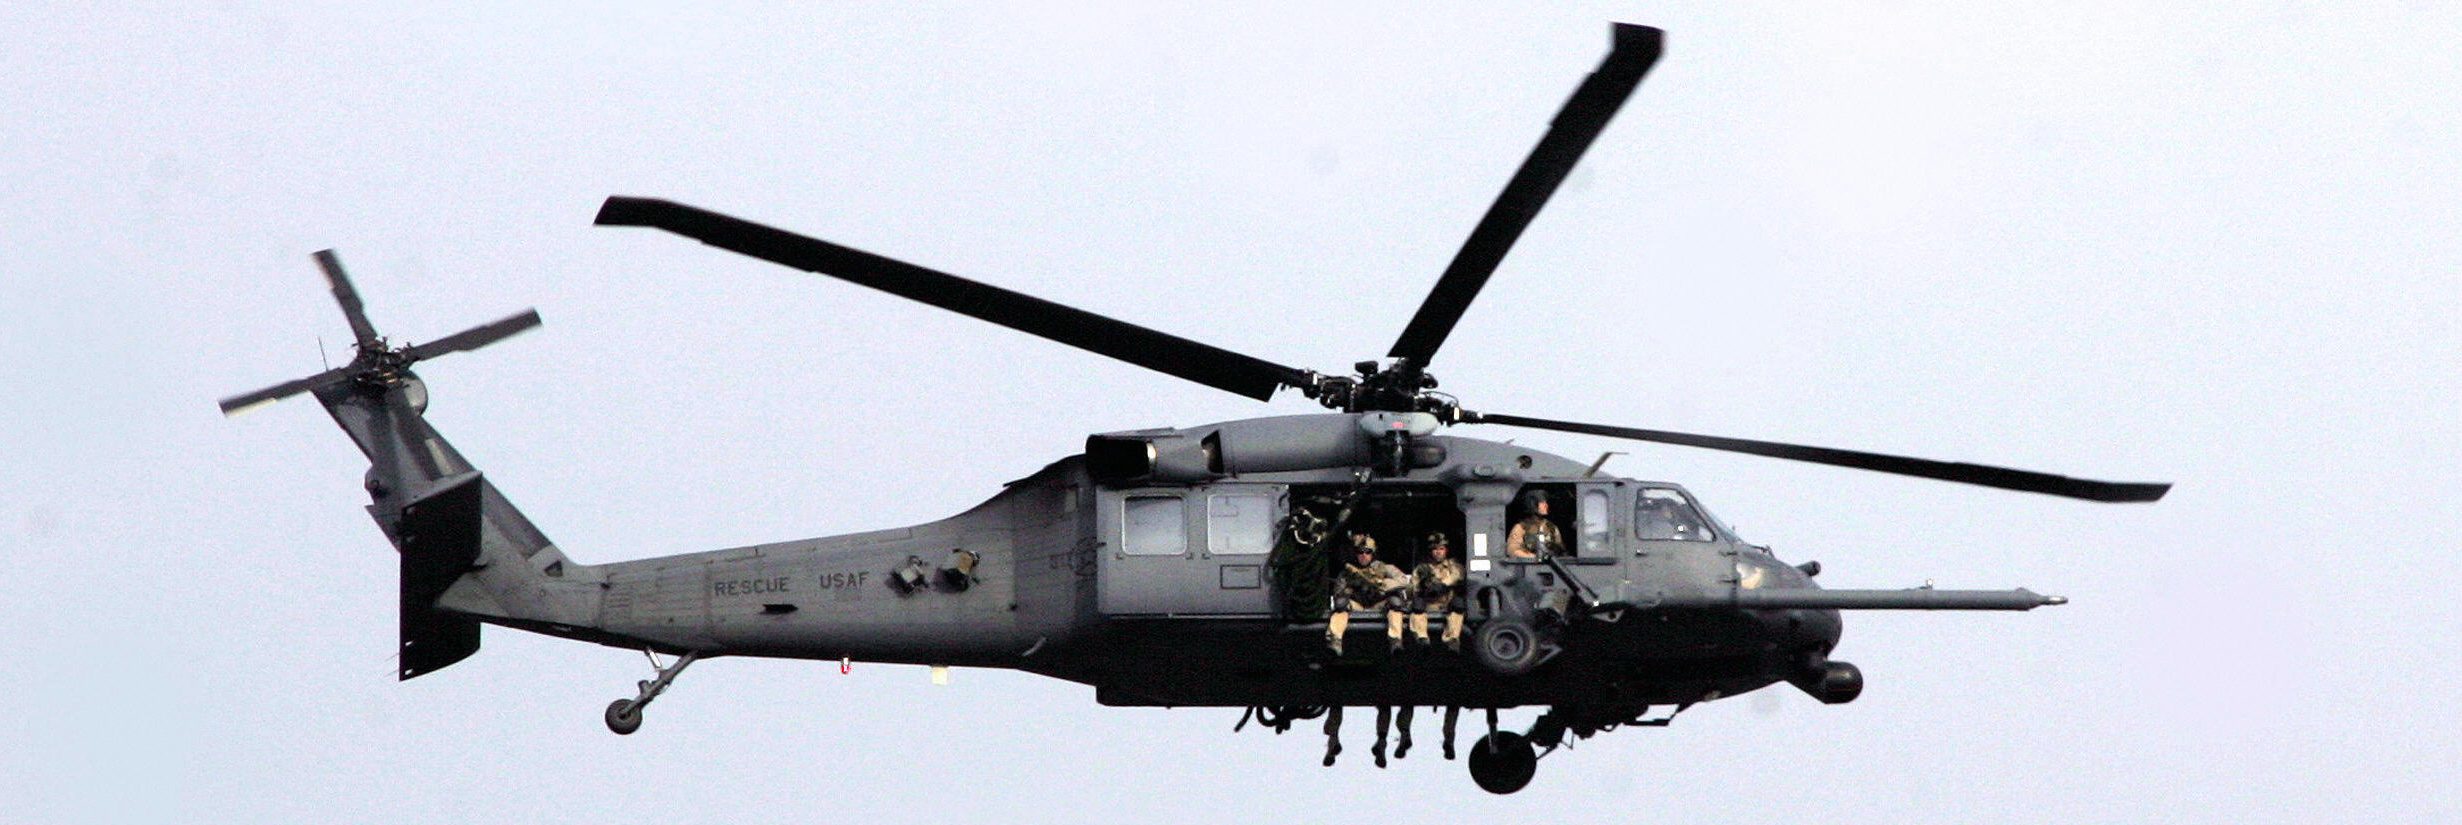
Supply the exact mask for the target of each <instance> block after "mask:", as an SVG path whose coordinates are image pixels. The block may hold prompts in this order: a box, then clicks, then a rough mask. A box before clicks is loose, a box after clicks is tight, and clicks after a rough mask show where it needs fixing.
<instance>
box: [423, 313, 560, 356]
mask: <svg viewBox="0 0 2462 825" xmlns="http://www.w3.org/2000/svg"><path fill="white" fill-rule="evenodd" d="M538 325H539V311H538V310H535V309H525V310H522V311H521V312H518V313H514V314H512V315H507V316H505V317H504V318H503V319H502V320H498V321H495V322H493V323H487V324H481V325H478V326H475V327H471V328H469V329H465V330H462V331H460V332H456V333H453V334H452V335H447V336H445V337H443V338H438V339H436V340H434V341H429V342H427V343H424V344H420V345H418V346H414V347H411V348H410V349H408V350H405V351H404V352H403V354H404V355H406V356H408V357H409V359H410V360H412V361H425V360H427V359H430V358H434V357H436V356H439V355H443V354H445V353H448V352H461V351H463V350H473V349H478V348H480V347H484V346H487V345H489V344H493V343H496V342H497V341H502V340H504V339H506V338H511V337H513V336H515V335H520V334H521V333H523V332H525V331H528V330H529V329H530V328H531V327H535V326H538Z"/></svg>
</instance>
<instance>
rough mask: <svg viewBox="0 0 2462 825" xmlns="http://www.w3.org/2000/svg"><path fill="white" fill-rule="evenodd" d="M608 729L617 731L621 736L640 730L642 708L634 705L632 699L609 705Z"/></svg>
mask: <svg viewBox="0 0 2462 825" xmlns="http://www.w3.org/2000/svg"><path fill="white" fill-rule="evenodd" d="M607 729H608V730H611V731H615V732H616V734H617V735H619V736H623V735H629V734H631V733H632V732H633V731H637V730H640V729H641V707H640V706H638V705H635V704H633V700H631V699H617V700H615V701H613V702H609V703H607Z"/></svg>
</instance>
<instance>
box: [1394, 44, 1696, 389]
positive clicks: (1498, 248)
mask: <svg viewBox="0 0 2462 825" xmlns="http://www.w3.org/2000/svg"><path fill="white" fill-rule="evenodd" d="M1664 42H1665V38H1664V33H1663V32H1661V31H1659V30H1657V29H1653V28H1649V27H1647V26H1633V25H1627V24H1624V23H1617V24H1615V36H1614V44H1615V45H1614V47H1613V48H1612V49H1611V50H1610V51H1608V53H1607V59H1606V60H1605V61H1603V62H1601V63H1600V64H1599V68H1598V70H1597V71H1594V72H1591V73H1590V76H1589V77H1588V78H1586V79H1584V80H1582V84H1581V87H1580V88H1577V89H1574V90H1573V96H1572V97H1571V98H1569V99H1567V100H1565V102H1564V108H1563V109H1562V110H1560V111H1558V112H1557V113H1556V119H1555V121H1554V122H1552V123H1550V124H1549V125H1548V128H1547V135H1546V136H1545V137H1542V138H1539V145H1538V146H1537V147H1536V148H1533V149H1531V150H1530V157H1529V158H1528V159H1526V160H1524V161H1522V168H1521V171H1518V172H1515V173H1513V180H1512V181H1511V182H1509V183H1506V184H1505V191H1504V192H1502V193H1500V194H1498V195H1497V196H1496V203H1495V204H1494V205H1492V206H1489V207H1488V210H1487V215H1486V216H1484V217H1481V218H1480V219H1479V225H1478V227H1477V228H1475V229H1472V230H1471V231H1470V239H1469V240H1466V241H1463V242H1462V250H1461V251H1460V252H1457V253H1454V256H1453V263H1452V264H1450V265H1447V266H1446V267H1445V274H1444V277H1441V278H1438V279H1437V281H1436V288H1435V289H1433V290H1430V291H1429V292H1428V299H1427V300H1426V301H1425V302H1423V303H1421V304H1420V305H1419V314H1417V315H1414V316H1411V322H1410V326H1407V327H1404V328H1403V329H1402V337H1401V338H1398V339H1395V340H1394V342H1393V349H1392V350H1391V351H1388V352H1386V353H1385V355H1386V356H1387V357H1389V358H1408V359H1410V360H1411V361H1412V362H1414V363H1417V364H1419V365H1421V366H1425V365H1427V363H1428V361H1429V360H1430V359H1433V358H1435V357H1436V348H1437V347H1440V346H1443V345H1444V343H1445V337H1446V336H1448V335H1452V334H1453V325H1454V324H1455V323H1456V322H1459V321H1460V320H1462V312H1463V311H1464V310H1467V309H1469V308H1470V302H1471V299H1473V298H1477V297H1479V288H1480V287H1482V286H1485V285H1486V284H1487V279H1488V276H1489V275H1493V274H1495V272H1496V265H1497V264H1499V263H1501V262H1503V261H1504V259H1505V252H1507V251H1508V250H1511V249H1512V248H1513V242H1514V240H1516V239H1518V238H1520V237H1521V236H1522V230H1523V229H1525V228H1528V227H1529V226H1530V221H1531V219H1532V218H1536V217H1538V215H1539V208H1540V207H1542V206H1546V205H1547V199H1548V197H1549V196H1551V195H1554V194H1555V193H1556V187H1557V186H1558V185H1560V184H1562V183H1564V178H1565V176H1566V175H1569V174H1572V172H1573V165H1574V164H1575V163H1577V162H1579V161H1580V160H1581V156H1582V152H1584V151H1586V150H1588V149H1589V148H1590V143H1591V141H1594V140H1597V139H1598V136H1599V131H1600V130H1602V129H1605V128H1607V121H1608V120H1609V119H1610V118H1613V117H1615V116H1616V110H1617V109H1620V108H1623V106H1624V100H1625V98H1628V97H1631V96H1632V95H1633V87H1635V86H1638V85H1640V84H1641V76H1642V74H1644V73H1646V72H1648V71H1649V70H1650V66H1651V64H1654V63H1657V62H1658V55H1659V51H1660V49H1661V47H1662V46H1663V45H1664Z"/></svg>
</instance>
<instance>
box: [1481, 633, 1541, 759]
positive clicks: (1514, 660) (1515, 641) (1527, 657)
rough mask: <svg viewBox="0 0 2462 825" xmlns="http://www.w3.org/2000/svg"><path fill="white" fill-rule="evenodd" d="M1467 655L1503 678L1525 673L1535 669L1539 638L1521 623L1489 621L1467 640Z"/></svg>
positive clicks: (1537, 663)
mask: <svg viewBox="0 0 2462 825" xmlns="http://www.w3.org/2000/svg"><path fill="white" fill-rule="evenodd" d="M1470 655H1471V657H1472V658H1475V659H1478V660H1479V664H1481V665H1484V666H1486V667H1487V669H1489V670H1492V671H1495V672H1497V673H1501V674H1504V675H1506V676H1518V675H1521V674H1524V673H1528V672H1530V669H1531V668H1534V667H1537V666H1538V665H1539V634H1538V632H1537V631H1535V630H1532V629H1531V627H1530V623H1529V622H1526V621H1523V620H1521V619H1508V618H1503V617H1498V618H1493V619H1489V620H1487V622H1486V623H1484V624H1481V625H1479V632H1478V633H1477V634H1476V635H1473V636H1472V637H1471V640H1470ZM1515 738H1517V739H1518V738H1520V737H1515Z"/></svg>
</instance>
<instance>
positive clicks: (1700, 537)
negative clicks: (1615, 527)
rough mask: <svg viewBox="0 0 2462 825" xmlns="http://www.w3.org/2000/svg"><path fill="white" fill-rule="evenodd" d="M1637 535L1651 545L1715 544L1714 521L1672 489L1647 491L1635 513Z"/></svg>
mask: <svg viewBox="0 0 2462 825" xmlns="http://www.w3.org/2000/svg"><path fill="white" fill-rule="evenodd" d="M1633 531H1634V532H1635V533H1636V534H1638V535H1639V536H1640V537H1641V538H1642V539H1644V540H1649V541H1715V540H1717V538H1718V536H1717V534H1716V533H1715V532H1713V531H1712V530H1711V529H1710V520H1709V519H1707V518H1704V517H1702V515H1701V511H1700V510H1699V509H1697V508H1695V507H1693V503H1692V502H1691V501H1690V500H1688V499H1686V498H1685V497H1684V493H1683V492H1681V491H1679V490H1676V489H1675V488H1672V487H1644V488H1642V490H1641V496H1640V497H1639V498H1638V500H1637V504H1636V506H1635V510H1634V513H1633Z"/></svg>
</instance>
